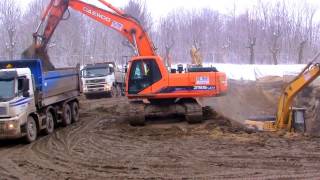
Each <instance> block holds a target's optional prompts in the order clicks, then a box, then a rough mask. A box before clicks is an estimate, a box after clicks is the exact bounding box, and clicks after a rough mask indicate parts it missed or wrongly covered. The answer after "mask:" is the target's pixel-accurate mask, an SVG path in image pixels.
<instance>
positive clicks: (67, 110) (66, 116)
mask: <svg viewBox="0 0 320 180" xmlns="http://www.w3.org/2000/svg"><path fill="white" fill-rule="evenodd" d="M71 121H72V111H71V107H70V105H69V104H66V105H64V107H63V112H62V126H64V127H66V126H68V125H70V124H71Z"/></svg>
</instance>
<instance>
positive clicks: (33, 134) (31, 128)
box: [25, 116, 38, 143]
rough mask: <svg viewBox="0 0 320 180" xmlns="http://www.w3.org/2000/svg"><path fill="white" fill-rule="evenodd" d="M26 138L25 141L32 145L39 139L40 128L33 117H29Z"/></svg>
mask: <svg viewBox="0 0 320 180" xmlns="http://www.w3.org/2000/svg"><path fill="white" fill-rule="evenodd" d="M26 132H27V134H26V137H25V141H26V142H27V143H31V142H33V141H35V140H36V139H37V136H38V134H37V133H38V128H37V124H36V121H35V119H34V118H33V117H32V116H29V117H28V119H27V124H26Z"/></svg>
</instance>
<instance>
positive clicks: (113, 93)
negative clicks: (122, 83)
mask: <svg viewBox="0 0 320 180" xmlns="http://www.w3.org/2000/svg"><path fill="white" fill-rule="evenodd" d="M110 97H117V88H116V87H114V86H112V88H111V91H110Z"/></svg>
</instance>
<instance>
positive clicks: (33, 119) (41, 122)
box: [0, 60, 81, 143]
mask: <svg viewBox="0 0 320 180" xmlns="http://www.w3.org/2000/svg"><path fill="white" fill-rule="evenodd" d="M79 73H80V70H79V68H64V69H56V70H54V71H48V72H44V71H43V70H42V64H41V61H40V60H16V61H2V62H0V139H13V138H20V137H24V138H25V140H26V141H27V142H28V143H30V142H32V141H35V140H36V139H37V137H38V134H39V133H40V132H42V133H44V134H50V133H52V132H53V131H54V128H55V127H56V126H57V125H58V124H61V125H63V126H68V125H69V124H71V123H73V122H76V121H78V119H79V100H78V97H79V96H80V93H81V80H80V74H79Z"/></svg>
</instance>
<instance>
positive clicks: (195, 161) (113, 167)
mask: <svg viewBox="0 0 320 180" xmlns="http://www.w3.org/2000/svg"><path fill="white" fill-rule="evenodd" d="M233 86H234V87H235V88H234V89H233V90H232V91H233V93H239V92H241V91H243V92H246V91H245V88H250V87H251V85H248V84H246V85H245V86H243V85H240V84H237V83H233ZM252 86H253V85H252ZM238 90H239V91H238ZM256 94H257V95H259V96H260V92H259V91H256ZM240 95H241V96H245V95H244V94H242V93H241V94H240ZM252 97H253V96H252ZM252 97H251V96H250V97H239V99H241V98H244V99H246V98H251V100H250V101H251V103H257V104H255V106H258V105H259V104H258V102H260V101H257V100H255V99H254V98H252ZM267 97H268V96H267ZM267 97H266V96H263V97H262V98H263V100H267V99H268V98H267ZM224 98H226V100H228V101H230V100H231V97H224ZM260 100H261V99H260ZM241 101H242V100H241ZM270 101H271V104H272V101H273V100H272V99H270ZM235 102H237V103H240V104H241V102H239V101H235ZM126 103H127V101H126V99H125V98H121V99H99V100H84V101H83V102H82V104H81V107H82V112H81V120H80V121H79V122H78V123H76V124H73V125H71V126H69V127H66V128H59V129H58V130H57V131H56V132H55V133H54V134H52V135H50V136H42V137H40V138H39V139H38V140H37V141H36V142H34V143H32V144H29V145H26V144H23V142H22V141H21V140H16V141H0V179H1V180H2V179H319V177H320V171H319V169H320V139H319V138H310V137H307V136H302V135H298V134H293V135H292V134H290V135H289V134H285V133H250V132H246V131H244V130H241V129H239V128H238V127H235V126H232V123H231V122H230V121H229V120H227V119H224V118H223V117H222V116H212V118H211V119H209V120H207V121H206V122H205V123H203V124H198V125H188V124H187V123H186V122H184V121H183V119H179V118H178V119H177V118H175V119H166V120H165V121H159V120H157V119H154V120H152V121H150V122H149V123H148V125H147V126H145V127H139V128H137V127H131V126H129V125H128V124H127V122H126V121H125V120H124V119H125V118H124V116H125V114H124V113H123V112H124V110H125V109H126ZM207 103H209V104H211V105H212V106H214V104H216V103H225V105H226V107H230V103H229V104H228V103H226V102H224V101H223V99H220V100H217V99H208V102H207ZM237 103H232V104H233V106H232V108H235V107H237V106H236V105H237ZM262 104H264V105H265V107H263V108H267V110H264V111H260V110H259V108H258V107H250V108H251V109H250V111H251V110H252V111H254V110H256V112H260V113H262V114H267V113H270V112H271V111H273V109H274V107H272V106H271V105H270V104H269V103H263V102H262ZM216 106H217V105H216ZM218 107H220V108H222V105H220V106H218ZM241 108H243V109H244V107H239V108H238V109H235V110H232V109H231V110H230V111H229V112H230V115H232V114H233V113H234V112H239V113H238V115H234V117H240V116H241V117H245V115H246V114H241V113H240V110H241ZM263 108H262V109H263ZM268 108H269V109H268ZM247 112H249V111H246V113H247ZM236 114H237V113H236ZM239 114H240V115H239ZM169 122H170V123H169Z"/></svg>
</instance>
